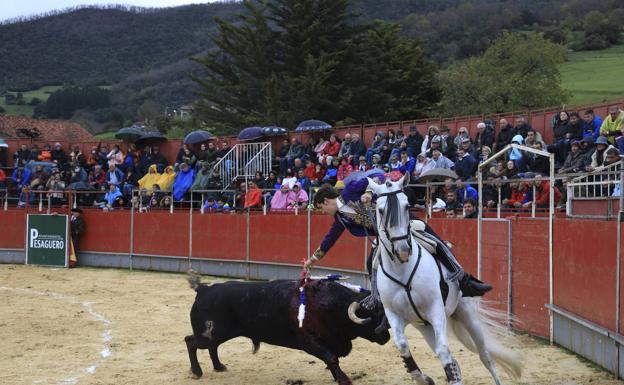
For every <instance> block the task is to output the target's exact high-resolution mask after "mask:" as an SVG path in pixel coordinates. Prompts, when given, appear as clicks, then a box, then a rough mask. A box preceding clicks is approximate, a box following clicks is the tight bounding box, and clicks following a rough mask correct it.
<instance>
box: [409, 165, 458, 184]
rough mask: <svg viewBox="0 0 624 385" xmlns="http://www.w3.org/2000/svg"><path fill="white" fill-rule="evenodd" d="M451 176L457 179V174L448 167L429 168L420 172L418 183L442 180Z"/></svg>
mask: <svg viewBox="0 0 624 385" xmlns="http://www.w3.org/2000/svg"><path fill="white" fill-rule="evenodd" d="M447 178H451V179H457V178H459V176H458V175H457V174H456V173H455V171H453V170H451V169H448V168H432V169H431V170H427V171H425V172H424V173H422V174H420V177H419V178H418V183H426V182H436V181H438V182H443V181H444V179H447Z"/></svg>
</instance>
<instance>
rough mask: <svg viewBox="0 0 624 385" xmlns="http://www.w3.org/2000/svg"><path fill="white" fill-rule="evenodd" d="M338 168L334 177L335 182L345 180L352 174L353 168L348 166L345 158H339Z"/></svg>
mask: <svg viewBox="0 0 624 385" xmlns="http://www.w3.org/2000/svg"><path fill="white" fill-rule="evenodd" d="M337 159H339V160H340V166H338V174H337V175H336V179H337V180H345V178H346V177H348V176H349V174H351V173H352V172H353V166H351V164H349V161H348V160H347V158H340V157H338V158H337Z"/></svg>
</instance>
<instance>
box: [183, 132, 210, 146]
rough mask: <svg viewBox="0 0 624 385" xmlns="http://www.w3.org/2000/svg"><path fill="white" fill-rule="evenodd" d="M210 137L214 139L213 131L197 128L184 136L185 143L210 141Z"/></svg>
mask: <svg viewBox="0 0 624 385" xmlns="http://www.w3.org/2000/svg"><path fill="white" fill-rule="evenodd" d="M210 139H214V136H213V135H212V134H211V133H209V132H208V131H204V130H197V131H193V132H191V133H190V134H188V135H186V136H185V137H184V144H198V143H201V142H206V141H209V140H210Z"/></svg>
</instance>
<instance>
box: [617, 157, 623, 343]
mask: <svg viewBox="0 0 624 385" xmlns="http://www.w3.org/2000/svg"><path fill="white" fill-rule="evenodd" d="M620 156H621V155H620ZM621 159H622V158H620V165H619V166H618V168H619V177H620V181H619V183H620V197H619V198H620V207H619V208H618V217H617V226H616V227H617V247H616V249H615V250H616V252H615V253H616V260H615V277H616V279H615V332H616V333H617V334H618V335H619V334H620V333H621V329H620V307H621V297H620V287H621V285H620V279H621V261H620V259H621V258H622V250H621V247H620V245H621V244H622V243H621V242H622V219H623V218H622V216H623V215H624V209H623V208H622V207H623V204H624V168H623V167H622V164H621Z"/></svg>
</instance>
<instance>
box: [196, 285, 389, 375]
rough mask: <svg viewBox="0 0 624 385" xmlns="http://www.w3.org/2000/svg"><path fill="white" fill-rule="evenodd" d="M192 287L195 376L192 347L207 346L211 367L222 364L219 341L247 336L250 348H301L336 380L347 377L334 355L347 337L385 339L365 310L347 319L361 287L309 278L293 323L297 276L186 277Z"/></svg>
mask: <svg viewBox="0 0 624 385" xmlns="http://www.w3.org/2000/svg"><path fill="white" fill-rule="evenodd" d="M189 281H190V283H191V287H193V288H195V290H196V291H197V296H196V298H195V303H194V304H193V307H192V309H191V324H192V327H193V334H192V335H189V336H187V337H186V338H185V341H186V346H187V349H188V353H189V359H190V361H191V371H192V372H193V374H194V375H196V376H198V377H201V376H202V374H203V372H202V369H201V367H200V365H199V362H198V361H197V349H208V351H209V353H210V359H211V360H212V365H213V367H214V370H215V371H223V370H225V369H226V368H225V366H224V365H223V364H222V363H221V361H220V360H219V356H218V353H217V349H218V347H219V345H220V344H222V343H224V342H226V341H228V340H230V339H232V338H235V337H241V336H242V337H248V338H250V339H251V340H252V342H253V345H254V350H253V352H254V353H255V352H256V351H257V349H258V347H259V344H260V342H266V343H268V344H271V345H278V346H284V347H287V348H291V349H298V350H303V351H305V352H307V353H309V354H311V355H313V356H315V357H317V358H319V359H320V360H322V361H323V362H324V363H325V364H326V365H327V368H328V369H329V370H330V371H331V374H332V375H333V376H334V379H335V380H336V381H337V382H338V383H339V384H341V385H346V384H351V380H350V379H349V377H347V375H346V374H345V373H344V372H343V371H342V370H341V369H340V366H339V364H338V357H345V356H347V355H348V354H349V352H350V351H351V348H352V344H351V340H353V339H355V338H357V337H362V338H365V339H367V340H369V341H371V342H376V343H378V344H380V345H383V344H385V343H386V342H388V340H389V339H390V334H389V333H388V331H387V330H384V331H383V332H382V333H380V334H375V331H374V330H375V326H376V325H377V324H378V323H379V318H378V316H375V315H371V314H368V313H367V312H366V310H364V309H360V310H358V312H357V315H358V316H359V317H372V322H369V323H367V324H365V325H358V324H356V323H354V322H353V321H351V319H349V316H348V314H347V309H348V307H349V305H350V304H351V303H352V302H354V301H359V300H361V299H362V298H364V297H365V296H366V294H367V293H355V292H353V291H352V290H350V289H348V288H346V287H344V286H342V285H340V284H338V283H336V282H328V281H313V282H310V283H308V284H307V285H306V290H305V294H306V315H305V320H304V321H303V327H302V328H299V324H298V321H297V314H298V308H299V282H298V281H271V282H226V283H220V284H213V285H210V286H208V285H204V284H201V283H199V279H198V277H196V276H195V277H193V276H191V278H190V279H189Z"/></svg>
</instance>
